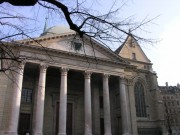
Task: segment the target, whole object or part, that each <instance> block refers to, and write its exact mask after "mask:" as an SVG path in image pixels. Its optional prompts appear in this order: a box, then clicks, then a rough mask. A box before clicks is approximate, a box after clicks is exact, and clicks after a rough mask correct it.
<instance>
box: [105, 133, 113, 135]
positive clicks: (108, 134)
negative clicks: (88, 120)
mask: <svg viewBox="0 0 180 135" xmlns="http://www.w3.org/2000/svg"><path fill="white" fill-rule="evenodd" d="M104 135H112V134H111V133H105V134H104Z"/></svg>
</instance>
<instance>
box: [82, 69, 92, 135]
mask: <svg viewBox="0 0 180 135" xmlns="http://www.w3.org/2000/svg"><path fill="white" fill-rule="evenodd" d="M84 78H85V80H84V83H85V84H84V87H85V88H84V116H85V118H84V119H85V125H84V127H85V129H84V134H85V135H92V110H91V72H85V73H84Z"/></svg>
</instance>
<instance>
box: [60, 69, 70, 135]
mask: <svg viewBox="0 0 180 135" xmlns="http://www.w3.org/2000/svg"><path fill="white" fill-rule="evenodd" d="M67 72H68V69H67V68H61V88H60V102H59V132H58V135H66V115H67V114H66V113H67Z"/></svg>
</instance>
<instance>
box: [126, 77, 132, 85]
mask: <svg viewBox="0 0 180 135" xmlns="http://www.w3.org/2000/svg"><path fill="white" fill-rule="evenodd" d="M127 85H129V86H131V85H133V79H129V78H127Z"/></svg>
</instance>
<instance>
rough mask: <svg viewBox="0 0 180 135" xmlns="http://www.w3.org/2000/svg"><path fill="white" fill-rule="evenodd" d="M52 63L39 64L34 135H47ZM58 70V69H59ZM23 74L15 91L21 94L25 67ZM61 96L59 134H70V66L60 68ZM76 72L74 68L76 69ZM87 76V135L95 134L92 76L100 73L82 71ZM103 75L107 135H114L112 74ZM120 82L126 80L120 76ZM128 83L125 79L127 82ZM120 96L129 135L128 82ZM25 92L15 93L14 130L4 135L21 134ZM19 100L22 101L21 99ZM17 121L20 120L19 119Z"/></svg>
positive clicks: (122, 87)
mask: <svg viewBox="0 0 180 135" xmlns="http://www.w3.org/2000/svg"><path fill="white" fill-rule="evenodd" d="M48 67H49V66H48V64H46V63H42V64H40V65H39V79H38V87H37V100H36V101H34V102H36V103H35V104H36V106H35V113H34V115H33V117H34V119H35V123H33V124H34V125H32V127H33V129H32V134H33V135H43V124H44V105H45V100H46V99H45V93H46V89H45V88H46V77H47V70H48ZM57 68H58V67H57ZM20 70H21V71H20V72H21V73H22V74H17V76H16V80H17V82H16V83H17V84H18V86H16V85H14V89H15V90H16V89H17V91H20V88H21V89H22V83H23V70H24V65H22V66H21V68H20ZM59 70H60V72H61V74H60V78H61V79H60V80H61V81H60V90H59V93H60V97H59V127H58V135H66V122H67V120H66V118H67V116H66V115H67V114H66V113H67V91H68V89H67V87H68V86H67V85H68V79H67V78H68V72H69V70H71V68H69V67H60V69H59ZM73 70H74V69H73ZM78 72H79V71H78ZM81 72H82V74H83V75H84V135H93V129H92V127H93V126H92V120H93V117H92V104H91V103H92V101H91V100H92V97H91V95H92V94H91V91H92V89H91V85H92V83H91V79H92V78H91V75H92V74H94V73H97V71H96V72H93V70H90V71H81ZM98 74H101V79H102V83H103V99H104V100H103V104H104V108H103V109H104V135H112V131H111V126H112V125H111V121H112V120H111V109H110V102H111V101H110V95H109V76H110V75H111V74H110V73H98ZM119 78H120V80H122V78H121V77H120V76H119ZM123 80H124V79H123ZM119 85H120V89H119V91H120V93H121V100H120V101H119V102H120V104H121V114H122V117H123V120H122V127H123V135H128V134H129V133H130V129H128V128H127V126H128V124H129V123H130V121H129V120H130V119H129V116H128V108H129V106H128V101H127V98H126V96H127V95H126V94H127V93H126V87H125V81H123V82H122V81H120V82H119ZM20 95H21V92H19V93H14V95H12V96H13V97H16V98H15V99H16V100H12V106H11V107H12V109H11V110H12V112H11V114H12V116H11V117H12V118H13V119H9V123H12V124H10V127H9V128H6V129H7V130H6V132H4V134H7V135H17V134H18V133H17V130H18V117H19V111H20V103H21V96H20ZM17 99H18V100H17ZM16 105H19V107H16V108H15V106H16ZM15 118H16V119H15Z"/></svg>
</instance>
